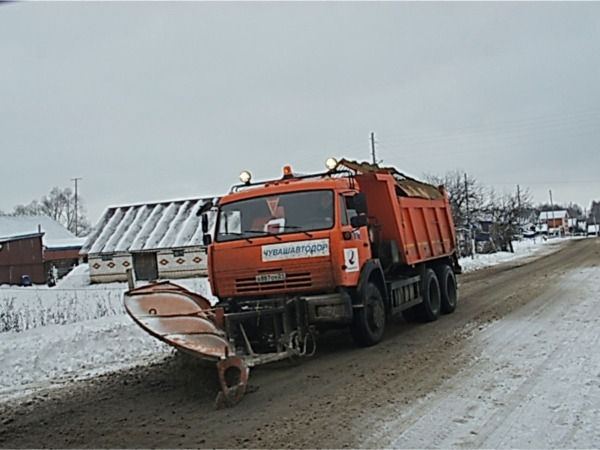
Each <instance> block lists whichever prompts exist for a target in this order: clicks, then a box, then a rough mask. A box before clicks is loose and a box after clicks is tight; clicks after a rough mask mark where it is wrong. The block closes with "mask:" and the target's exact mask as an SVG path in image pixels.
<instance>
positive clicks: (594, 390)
mask: <svg viewBox="0 0 600 450" xmlns="http://www.w3.org/2000/svg"><path fill="white" fill-rule="evenodd" d="M599 312H600V266H599V267H590V268H583V269H579V270H575V271H572V272H570V273H569V274H567V275H566V276H565V277H564V278H563V279H562V280H561V283H560V285H559V286H557V288H556V289H554V290H552V291H547V292H545V293H543V294H542V295H540V296H539V297H537V298H536V299H535V301H534V302H532V303H530V304H528V305H527V306H525V307H524V308H522V309H520V310H519V311H517V312H515V313H513V314H511V315H509V316H507V317H505V318H503V320H501V321H497V322H495V323H493V324H492V325H490V326H489V327H487V328H486V329H485V330H483V331H482V332H481V333H480V334H478V335H477V336H476V337H474V339H473V342H472V345H471V346H470V347H469V348H468V349H466V351H472V352H473V353H474V354H476V353H478V352H479V351H481V354H480V357H479V358H477V359H476V360H474V361H473V363H472V365H470V366H469V367H467V368H465V369H464V370H463V371H461V373H460V374H458V376H457V377H453V378H452V379H451V380H449V381H448V382H447V383H446V384H445V385H443V386H442V387H441V388H440V389H439V392H440V393H441V394H440V395H432V396H431V397H429V398H427V400H426V401H425V402H424V403H423V404H421V405H419V414H418V420H416V421H415V422H414V423H412V424H411V425H410V426H409V427H406V429H405V430H404V431H403V432H402V434H401V435H400V436H398V437H395V438H393V439H392V440H391V442H390V443H389V444H386V446H387V447H392V448H407V447H411V448H415V447H418V448H422V447H427V448H432V447H437V448H457V447H458V448H593V447H597V446H598V445H599V444H600V351H599V350H600V348H599V345H600V341H599V337H600V333H598V331H599V325H600V320H599V319H598V313H599ZM457 381H458V382H457ZM391 428H394V426H393V425H392V427H391ZM367 445H368V444H367Z"/></svg>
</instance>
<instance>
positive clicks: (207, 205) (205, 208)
mask: <svg viewBox="0 0 600 450" xmlns="http://www.w3.org/2000/svg"><path fill="white" fill-rule="evenodd" d="M213 206H214V205H213V202H212V201H208V202H206V203H205V204H204V205H202V206H201V207H200V208H199V209H198V211H196V216H201V215H202V214H204V213H205V212H208V210H209V209H210V208H212V207H213Z"/></svg>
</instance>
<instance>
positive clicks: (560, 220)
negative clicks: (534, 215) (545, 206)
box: [539, 209, 569, 236]
mask: <svg viewBox="0 0 600 450" xmlns="http://www.w3.org/2000/svg"><path fill="white" fill-rule="evenodd" d="M539 226H540V228H541V229H542V230H546V232H547V233H548V234H551V235H552V234H558V235H561V236H564V235H566V234H569V212H568V211H567V210H564V209H562V210H558V211H542V212H541V213H540V217H539Z"/></svg>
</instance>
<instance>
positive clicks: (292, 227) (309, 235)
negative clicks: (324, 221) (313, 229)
mask: <svg viewBox="0 0 600 450" xmlns="http://www.w3.org/2000/svg"><path fill="white" fill-rule="evenodd" d="M279 228H284V229H285V228H289V229H290V230H299V231H300V232H301V233H304V234H305V235H307V236H308V237H309V238H311V237H313V235H312V234H310V233H309V232H308V231H306V230H303V229H302V227H297V226H295V225H283V226H280V227H279Z"/></svg>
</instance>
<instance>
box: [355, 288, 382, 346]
mask: <svg viewBox="0 0 600 450" xmlns="http://www.w3.org/2000/svg"><path fill="white" fill-rule="evenodd" d="M363 304H364V307H363V308H360V309H355V310H354V317H353V320H352V325H351V327H350V332H351V333H352V338H353V339H354V342H356V344H357V345H360V346H361V347H369V346H371V345H375V344H378V343H379V342H381V339H382V338H383V332H384V331H385V305H384V303H383V297H382V296H381V292H379V288H378V287H377V286H376V285H375V284H373V283H369V285H368V286H367V292H366V295H365V298H364V299H363Z"/></svg>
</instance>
